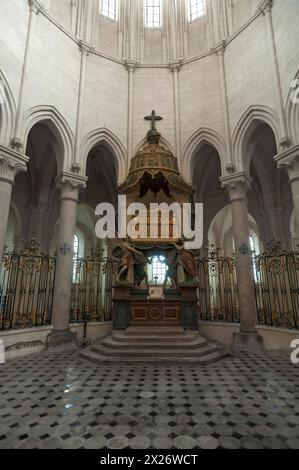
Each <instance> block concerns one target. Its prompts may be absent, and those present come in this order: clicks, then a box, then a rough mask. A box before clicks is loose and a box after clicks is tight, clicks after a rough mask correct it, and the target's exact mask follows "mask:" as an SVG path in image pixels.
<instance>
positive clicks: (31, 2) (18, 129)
mask: <svg viewBox="0 0 299 470" xmlns="http://www.w3.org/2000/svg"><path fill="white" fill-rule="evenodd" d="M28 6H29V8H30V10H29V21H28V29H27V38H26V44H25V52H24V61H23V70H22V75H21V84H20V90H19V99H18V108H17V116H16V125H15V135H14V138H13V139H12V147H13V149H14V150H20V149H22V148H23V142H22V119H23V111H24V96H25V93H24V92H25V87H26V84H27V78H28V67H29V55H30V49H31V44H32V38H33V30H34V22H35V17H36V15H37V14H38V13H39V11H40V9H41V6H40V4H39V3H38V2H37V1H36V0H28Z"/></svg>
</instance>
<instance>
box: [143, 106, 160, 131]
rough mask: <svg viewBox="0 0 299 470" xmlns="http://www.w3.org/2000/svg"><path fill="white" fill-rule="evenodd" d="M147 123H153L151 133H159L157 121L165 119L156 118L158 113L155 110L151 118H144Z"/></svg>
mask: <svg viewBox="0 0 299 470" xmlns="http://www.w3.org/2000/svg"><path fill="white" fill-rule="evenodd" d="M144 119H145V120H146V121H151V131H154V132H155V131H157V129H156V121H162V120H163V118H162V117H161V116H156V111H155V110H153V111H152V114H151V115H150V116H145V118H144Z"/></svg>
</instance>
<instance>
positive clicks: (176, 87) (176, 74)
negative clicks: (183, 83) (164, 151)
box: [170, 60, 181, 165]
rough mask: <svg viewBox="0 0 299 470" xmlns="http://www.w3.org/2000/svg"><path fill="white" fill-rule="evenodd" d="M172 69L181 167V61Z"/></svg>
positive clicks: (178, 156)
mask: <svg viewBox="0 0 299 470" xmlns="http://www.w3.org/2000/svg"><path fill="white" fill-rule="evenodd" d="M170 68H171V70H172V72H173V98H174V128H175V151H176V157H177V159H178V162H179V165H181V119H180V89H179V72H180V68H181V61H178V60H175V61H172V62H170Z"/></svg>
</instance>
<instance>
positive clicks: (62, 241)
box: [48, 172, 87, 347]
mask: <svg viewBox="0 0 299 470" xmlns="http://www.w3.org/2000/svg"><path fill="white" fill-rule="evenodd" d="M86 181H87V178H85V177H83V176H79V175H78V174H75V173H66V172H64V173H63V174H62V175H61V176H60V178H59V181H58V182H59V185H60V187H61V202H60V219H59V229H58V237H57V257H56V274H55V284H54V299H53V309H52V325H53V331H52V333H51V335H50V336H49V337H48V346H50V347H51V346H59V345H60V344H64V343H70V342H73V341H75V339H76V335H75V334H73V333H72V332H71V331H70V327H69V324H70V304H71V289H72V269H73V242H74V233H75V227H76V218H77V206H78V200H79V191H80V190H81V189H83V188H85V186H86Z"/></svg>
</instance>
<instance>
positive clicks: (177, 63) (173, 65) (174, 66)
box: [168, 59, 183, 72]
mask: <svg viewBox="0 0 299 470" xmlns="http://www.w3.org/2000/svg"><path fill="white" fill-rule="evenodd" d="M182 63H183V59H176V60H170V61H169V62H168V64H169V68H170V69H171V71H172V72H179V71H180V70H181V68H182Z"/></svg>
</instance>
